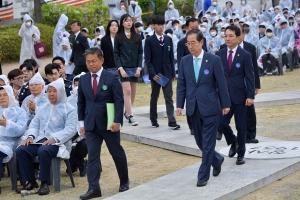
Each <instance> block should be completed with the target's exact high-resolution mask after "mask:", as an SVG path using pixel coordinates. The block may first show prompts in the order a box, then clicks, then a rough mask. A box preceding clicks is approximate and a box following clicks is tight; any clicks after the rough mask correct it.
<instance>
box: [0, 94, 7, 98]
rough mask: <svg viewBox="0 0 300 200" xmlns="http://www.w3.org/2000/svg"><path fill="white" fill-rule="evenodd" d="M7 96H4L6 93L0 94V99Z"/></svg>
mask: <svg viewBox="0 0 300 200" xmlns="http://www.w3.org/2000/svg"><path fill="white" fill-rule="evenodd" d="M7 96H8V94H6V93H4V94H0V98H2V97H7Z"/></svg>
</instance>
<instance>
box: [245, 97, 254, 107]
mask: <svg viewBox="0 0 300 200" xmlns="http://www.w3.org/2000/svg"><path fill="white" fill-rule="evenodd" d="M253 103H254V100H253V99H250V98H248V99H246V106H251V105H252V104H253Z"/></svg>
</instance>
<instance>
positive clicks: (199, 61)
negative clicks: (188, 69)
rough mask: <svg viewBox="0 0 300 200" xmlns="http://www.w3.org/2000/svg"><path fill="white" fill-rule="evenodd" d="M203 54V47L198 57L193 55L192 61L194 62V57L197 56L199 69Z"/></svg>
mask: <svg viewBox="0 0 300 200" xmlns="http://www.w3.org/2000/svg"><path fill="white" fill-rule="evenodd" d="M203 55H204V50H203V49H202V51H201V53H200V54H199V56H198V57H195V56H194V55H193V63H194V60H195V58H198V65H199V69H200V68H201V63H202V59H203ZM194 67H195V66H194Z"/></svg>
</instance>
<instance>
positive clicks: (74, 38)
mask: <svg viewBox="0 0 300 200" xmlns="http://www.w3.org/2000/svg"><path fill="white" fill-rule="evenodd" d="M75 41H76V35H74V36H73V43H75Z"/></svg>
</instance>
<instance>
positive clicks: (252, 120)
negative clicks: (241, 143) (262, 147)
mask: <svg viewBox="0 0 300 200" xmlns="http://www.w3.org/2000/svg"><path fill="white" fill-rule="evenodd" d="M255 138H256V113H255V107H254V105H252V106H247V139H255Z"/></svg>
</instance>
